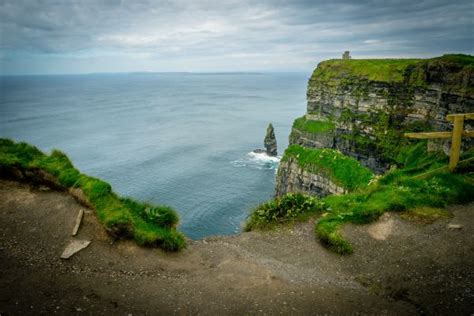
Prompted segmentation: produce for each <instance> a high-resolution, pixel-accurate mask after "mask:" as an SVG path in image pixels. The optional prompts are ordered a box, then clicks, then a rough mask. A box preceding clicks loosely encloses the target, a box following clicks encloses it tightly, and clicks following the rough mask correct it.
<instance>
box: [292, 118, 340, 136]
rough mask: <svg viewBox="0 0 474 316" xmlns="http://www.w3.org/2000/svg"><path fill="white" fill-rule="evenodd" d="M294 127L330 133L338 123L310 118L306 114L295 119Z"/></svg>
mask: <svg viewBox="0 0 474 316" xmlns="http://www.w3.org/2000/svg"><path fill="white" fill-rule="evenodd" d="M293 128H296V129H298V130H300V131H303V132H308V133H329V132H331V131H333V130H334V129H335V128H336V125H335V124H334V123H333V122H329V121H316V120H308V119H307V118H306V115H305V116H302V117H300V118H297V119H296V120H295V121H294V123H293Z"/></svg>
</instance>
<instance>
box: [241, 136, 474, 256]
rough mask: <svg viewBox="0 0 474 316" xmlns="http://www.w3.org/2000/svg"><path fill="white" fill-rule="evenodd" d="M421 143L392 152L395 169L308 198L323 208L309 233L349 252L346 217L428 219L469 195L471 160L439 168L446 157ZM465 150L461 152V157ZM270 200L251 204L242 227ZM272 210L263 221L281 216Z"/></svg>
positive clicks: (472, 195)
mask: <svg viewBox="0 0 474 316" xmlns="http://www.w3.org/2000/svg"><path fill="white" fill-rule="evenodd" d="M425 146H426V144H425V143H423V142H422V143H418V144H416V145H414V146H409V147H407V148H405V149H404V150H402V151H401V154H400V157H397V158H398V160H399V161H400V166H401V168H400V169H392V170H391V171H389V172H388V173H387V174H385V175H384V176H382V177H381V178H379V179H377V181H373V182H372V183H371V184H370V185H369V186H366V187H365V188H361V189H360V190H358V191H357V192H353V193H349V194H346V195H340V196H336V195H332V196H328V197H325V198H323V199H321V200H319V202H318V201H312V202H311V203H312V205H314V207H313V208H312V209H311V211H310V213H311V214H315V213H322V214H323V215H322V216H321V218H320V220H319V221H317V223H316V225H315V234H316V235H317V237H318V238H319V239H320V240H321V242H322V243H323V244H324V245H326V246H327V247H328V248H329V249H331V250H333V251H335V252H337V253H339V254H349V253H352V252H353V248H352V245H351V244H350V243H349V242H348V241H347V240H346V239H344V238H343V236H342V235H341V233H340V228H341V226H342V225H344V224H346V223H353V224H366V223H370V222H372V221H374V220H376V219H378V218H379V217H380V216H381V215H382V214H383V213H385V212H401V214H402V217H406V218H415V219H420V220H422V221H425V222H430V221H432V220H435V219H437V218H442V217H446V216H449V213H447V212H446V211H444V210H443V208H444V207H446V206H447V205H450V204H458V203H459V204H462V203H469V202H472V201H474V178H473V173H472V171H473V170H472V166H471V168H470V169H463V168H459V170H463V171H462V173H461V172H457V173H450V172H448V171H446V169H445V168H440V166H445V165H446V158H445V157H442V156H439V155H433V154H428V153H427V152H426V151H425V150H424V148H425ZM471 154H472V153H467V154H466V155H465V156H464V158H466V157H469V156H470V155H471ZM307 159H309V158H307ZM284 199H285V197H281V198H280V200H284ZM312 199H314V197H312ZM299 203H300V204H301V203H303V202H299ZM276 205H278V203H276V204H275V202H272V201H269V202H267V203H265V204H263V205H262V206H260V207H257V208H256V210H255V211H254V212H253V213H252V214H251V215H250V217H249V221H248V224H247V225H248V226H247V227H248V228H249V229H254V228H259V225H254V224H253V222H255V217H258V216H259V215H255V214H259V212H262V210H263V212H264V213H270V214H271V213H273V210H272V208H274V207H275V206H276ZM278 214H280V215H279V216H278V217H277V219H278V220H275V219H272V218H268V219H267V221H268V222H269V223H267V224H266V225H271V223H272V222H285V221H286V216H285V215H284V214H285V211H284V209H283V210H282V209H281V207H279V210H278Z"/></svg>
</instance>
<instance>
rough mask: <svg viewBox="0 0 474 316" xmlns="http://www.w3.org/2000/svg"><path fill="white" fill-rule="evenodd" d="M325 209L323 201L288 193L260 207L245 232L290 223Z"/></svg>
mask: <svg viewBox="0 0 474 316" xmlns="http://www.w3.org/2000/svg"><path fill="white" fill-rule="evenodd" d="M321 209H323V204H322V203H321V201H320V200H319V199H317V198H315V197H312V196H309V195H305V194H302V193H288V194H286V195H284V196H282V197H281V198H277V199H275V200H271V201H268V202H266V203H263V204H261V205H259V206H258V207H257V208H256V209H255V210H254V211H253V213H252V214H251V215H250V218H249V220H248V221H247V223H246V227H245V230H247V231H249V230H251V229H253V228H264V227H270V226H271V225H272V224H275V223H281V222H289V221H292V220H295V219H297V218H299V217H300V216H302V215H305V214H309V213H315V212H318V211H320V210H321Z"/></svg>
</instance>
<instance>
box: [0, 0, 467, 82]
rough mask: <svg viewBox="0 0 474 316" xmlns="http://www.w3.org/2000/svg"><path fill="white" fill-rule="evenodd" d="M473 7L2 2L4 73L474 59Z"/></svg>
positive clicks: (302, 67) (219, 0) (249, 1)
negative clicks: (345, 57) (345, 59)
mask: <svg viewBox="0 0 474 316" xmlns="http://www.w3.org/2000/svg"><path fill="white" fill-rule="evenodd" d="M473 43H474V1H473V0H459V1H458V0H448V1H444V0H443V1H441V0H428V1H424V0H409V1H405V0H396V1H393V0H388V1H383V0H378V1H376V0H372V1H364V0H361V1H338V0H335V1H331V0H324V1H320V0H313V1H309V0H301V1H298V0H295V1H281V0H273V1H265V0H260V1H254V0H242V1H225V0H214V1H211V0H193V1H182V0H172V1H160V0H153V1H151V0H149V1H140V0H135V1H128V0H82V1H80V0H69V1H68V0H41V1H40V0H0V72H1V74H56V73H62V74H69V73H95V72H141V71H149V72H169V71H190V72H227V71H308V70H309V71H311V70H312V69H313V68H314V67H315V65H316V64H317V63H318V62H319V61H322V60H325V59H330V58H340V56H341V54H342V52H343V51H345V50H350V51H351V54H352V56H353V58H388V57H433V56H439V55H442V54H445V53H465V54H473V51H474V44H473Z"/></svg>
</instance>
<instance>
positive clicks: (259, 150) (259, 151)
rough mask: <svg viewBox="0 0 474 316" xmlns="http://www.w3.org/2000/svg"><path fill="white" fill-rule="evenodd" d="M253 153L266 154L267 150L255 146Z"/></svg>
mask: <svg viewBox="0 0 474 316" xmlns="http://www.w3.org/2000/svg"><path fill="white" fill-rule="evenodd" d="M253 152H254V153H256V154H266V153H267V151H266V150H265V149H260V148H257V149H255V150H254V151H253Z"/></svg>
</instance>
